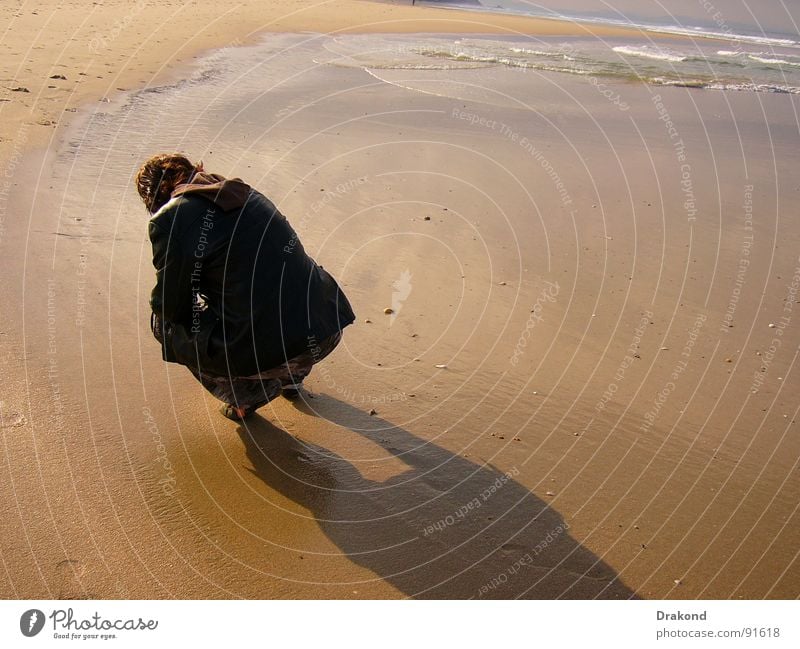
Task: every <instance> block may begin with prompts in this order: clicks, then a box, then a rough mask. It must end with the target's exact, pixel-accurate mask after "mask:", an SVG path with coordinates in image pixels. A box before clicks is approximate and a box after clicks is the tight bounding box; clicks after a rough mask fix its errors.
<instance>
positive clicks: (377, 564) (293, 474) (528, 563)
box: [238, 394, 636, 599]
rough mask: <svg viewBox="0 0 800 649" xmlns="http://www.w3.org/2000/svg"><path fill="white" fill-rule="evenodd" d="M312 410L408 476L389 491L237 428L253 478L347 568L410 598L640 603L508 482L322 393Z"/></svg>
mask: <svg viewBox="0 0 800 649" xmlns="http://www.w3.org/2000/svg"><path fill="white" fill-rule="evenodd" d="M310 403H312V404H313V410H312V408H310V407H309V406H308V405H307V404H306V403H303V402H302V401H301V402H298V403H297V407H298V409H300V410H302V411H304V412H307V413H310V414H315V415H318V416H323V417H325V418H327V419H329V420H331V421H333V422H335V423H337V424H339V425H341V426H344V427H346V428H348V429H350V430H352V431H354V432H357V433H358V434H361V435H364V436H365V437H367V438H369V439H370V440H372V441H373V442H375V443H377V444H379V445H380V446H381V447H383V448H384V449H385V450H386V451H388V452H389V453H391V454H393V455H394V456H396V457H398V458H399V459H401V460H402V461H403V462H404V463H405V464H407V465H408V466H410V467H411V468H410V469H409V470H407V471H406V472H404V473H402V474H401V475H397V476H394V477H392V478H390V479H389V480H387V481H385V482H376V481H372V480H368V479H365V478H364V477H363V476H362V475H361V473H360V472H359V471H358V469H357V468H356V467H355V466H354V465H353V464H351V463H350V462H348V461H347V460H345V459H343V458H341V457H339V456H337V455H335V454H333V453H331V452H330V451H328V450H326V449H323V448H320V447H318V446H315V445H313V444H309V443H308V442H304V441H300V440H298V439H296V438H294V437H292V436H291V435H289V434H288V433H287V432H285V431H283V430H281V429H280V428H277V427H276V426H274V425H273V424H271V423H270V422H269V421H267V420H266V419H264V418H262V417H260V416H258V415H256V416H254V417H251V418H250V419H248V420H247V422H246V424H245V425H242V426H240V427H239V428H238V433H239V436H240V437H241V439H242V441H243V442H244V445H245V448H246V451H247V456H248V458H249V459H250V461H251V462H252V464H253V467H254V473H255V474H256V475H258V477H259V478H260V479H261V480H263V481H264V482H265V483H266V484H267V485H268V486H269V487H271V488H272V489H275V490H277V491H279V492H280V493H282V494H283V495H285V496H286V497H288V498H291V499H292V500H294V501H295V502H297V503H298V504H300V505H301V506H303V507H305V508H306V509H308V510H310V511H311V512H312V513H313V514H314V516H315V518H316V520H317V522H318V524H319V526H320V528H321V529H322V530H323V532H324V533H325V534H326V535H327V536H328V537H329V538H330V539H331V541H333V543H335V544H336V546H337V547H339V548H340V549H341V551H342V553H343V554H345V555H346V556H347V557H348V558H349V559H350V560H351V561H353V562H355V563H356V564H358V565H360V566H363V567H365V568H367V569H369V570H371V571H373V572H374V573H376V574H377V575H379V576H380V577H382V578H383V579H385V580H386V581H387V582H389V583H391V584H392V585H393V586H395V587H396V588H397V589H399V590H400V591H402V592H403V593H405V594H406V595H408V596H409V597H415V598H447V599H463V598H495V599H497V598H503V599H510V598H539V599H556V598H572V599H577V598H609V599H625V598H636V595H635V593H633V591H631V590H630V589H629V588H627V587H626V586H625V585H624V584H622V583H621V581H620V579H618V578H617V575H616V573H615V572H614V571H613V570H612V569H611V568H610V567H609V566H608V565H607V564H606V563H604V562H603V561H602V560H600V559H599V558H598V557H596V556H595V555H594V554H592V553H591V552H590V551H589V550H587V549H586V548H584V547H583V546H581V545H580V544H579V543H577V542H576V541H575V540H574V539H573V538H572V537H571V536H570V533H569V525H568V523H567V522H566V521H564V519H563V518H562V517H561V516H560V515H559V514H558V513H557V512H555V511H554V510H553V509H551V508H550V507H549V506H548V505H547V503H545V502H544V501H542V500H541V499H539V498H538V497H537V496H535V495H534V494H533V493H531V492H530V491H529V490H528V489H526V488H525V487H524V486H523V485H522V484H520V483H519V482H518V481H517V480H515V479H514V474H513V471H509V472H508V473H503V472H501V471H499V470H497V469H495V468H494V467H492V466H487V465H481V464H477V463H475V462H472V461H470V460H469V459H466V458H464V457H461V456H458V455H454V454H453V453H450V452H449V451H447V450H445V449H444V448H442V447H440V446H437V445H436V444H433V443H431V442H426V441H425V440H422V439H420V438H418V437H415V436H414V435H412V434H411V433H410V432H408V431H407V430H404V429H402V428H399V427H397V426H393V425H392V424H391V423H389V422H387V421H385V420H382V419H380V418H378V417H375V416H369V415H368V414H367V413H365V412H362V411H361V410H358V409H357V408H354V407H353V406H350V405H348V404H346V403H344V402H341V401H339V400H337V399H334V398H332V397H329V396H326V395H320V394H316V395H315V398H314V400H313V401H312V402H310Z"/></svg>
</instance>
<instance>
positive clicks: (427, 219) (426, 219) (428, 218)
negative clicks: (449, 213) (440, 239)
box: [423, 216, 431, 221]
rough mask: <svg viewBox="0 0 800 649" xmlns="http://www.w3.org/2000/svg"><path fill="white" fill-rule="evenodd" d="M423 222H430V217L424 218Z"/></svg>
mask: <svg viewBox="0 0 800 649" xmlns="http://www.w3.org/2000/svg"><path fill="white" fill-rule="evenodd" d="M423 220H425V221H430V220H431V217H430V216H426V217H425V218H424V219H423Z"/></svg>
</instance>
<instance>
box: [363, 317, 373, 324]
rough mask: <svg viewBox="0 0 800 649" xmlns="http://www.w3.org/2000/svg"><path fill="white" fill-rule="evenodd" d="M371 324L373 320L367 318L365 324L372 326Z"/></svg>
mask: <svg viewBox="0 0 800 649" xmlns="http://www.w3.org/2000/svg"><path fill="white" fill-rule="evenodd" d="M371 323H372V320H370V319H369V318H365V319H364V324H371Z"/></svg>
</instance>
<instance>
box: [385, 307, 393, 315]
mask: <svg viewBox="0 0 800 649" xmlns="http://www.w3.org/2000/svg"><path fill="white" fill-rule="evenodd" d="M383 312H384V313H385V314H386V315H389V314H390V313H394V309H392V308H391V307H388V306H387V307H386V308H385V309H384V310H383Z"/></svg>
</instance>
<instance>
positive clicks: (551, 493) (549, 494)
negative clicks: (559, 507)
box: [544, 491, 555, 496]
mask: <svg viewBox="0 0 800 649" xmlns="http://www.w3.org/2000/svg"><path fill="white" fill-rule="evenodd" d="M544 495H545V496H555V493H553V492H552V491H545V492H544Z"/></svg>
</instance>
